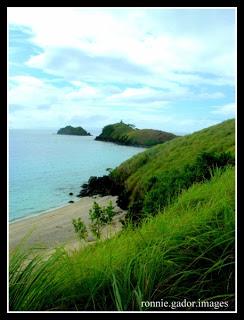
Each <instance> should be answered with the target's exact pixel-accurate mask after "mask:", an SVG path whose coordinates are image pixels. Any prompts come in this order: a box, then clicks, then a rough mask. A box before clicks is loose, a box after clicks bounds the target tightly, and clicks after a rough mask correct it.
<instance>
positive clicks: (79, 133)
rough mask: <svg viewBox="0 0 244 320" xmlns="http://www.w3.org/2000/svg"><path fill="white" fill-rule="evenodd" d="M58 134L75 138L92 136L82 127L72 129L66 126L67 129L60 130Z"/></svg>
mask: <svg viewBox="0 0 244 320" xmlns="http://www.w3.org/2000/svg"><path fill="white" fill-rule="evenodd" d="M57 134H67V135H74V136H90V135H91V134H90V133H89V132H87V131H86V130H85V129H83V128H82V127H72V126H66V127H65V128H61V129H59V130H58V132H57Z"/></svg>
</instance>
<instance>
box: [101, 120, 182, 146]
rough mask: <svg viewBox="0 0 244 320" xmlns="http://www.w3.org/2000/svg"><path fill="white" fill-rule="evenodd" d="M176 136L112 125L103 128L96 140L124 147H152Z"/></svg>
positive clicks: (121, 124)
mask: <svg viewBox="0 0 244 320" xmlns="http://www.w3.org/2000/svg"><path fill="white" fill-rule="evenodd" d="M175 137H176V135H174V134H172V133H169V132H164V131H160V130H153V129H136V128H135V127H134V126H133V125H130V124H125V123H123V122H122V121H121V122H120V123H115V124H110V125H107V126H105V127H104V128H103V131H102V133H101V134H100V135H99V136H98V137H96V139H95V140H100V141H108V142H115V143H119V144H124V145H133V146H144V147H150V146H153V145H156V144H159V143H164V142H166V141H168V140H171V139H173V138H175Z"/></svg>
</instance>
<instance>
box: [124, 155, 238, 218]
mask: <svg viewBox="0 0 244 320" xmlns="http://www.w3.org/2000/svg"><path fill="white" fill-rule="evenodd" d="M234 164H235V159H234V157H233V155H232V154H231V153H230V152H221V153H217V152H202V153H200V154H199V155H198V157H197V159H196V161H195V163H194V164H193V165H186V166H184V167H183V169H182V170H170V171H165V172H163V173H162V174H161V175H159V176H153V177H152V178H151V179H150V180H149V181H148V186H147V190H148V191H147V193H146V195H145V198H144V201H143V206H142V208H141V209H142V210H143V213H144V215H146V216H147V215H148V214H151V215H155V214H156V213H157V212H158V211H159V210H161V209H163V208H164V207H165V206H167V205H168V204H170V203H171V202H172V200H173V199H175V197H177V196H178V195H179V193H181V192H182V190H184V189H188V188H189V187H190V186H191V185H192V184H193V183H196V182H202V181H204V180H209V179H210V178H211V177H212V175H213V170H215V169H216V168H224V167H226V166H230V165H234ZM137 201H138V200H137ZM131 208H132V209H134V206H133V207H132V206H131V207H130V210H131ZM132 211H133V210H132ZM136 213H137V212H136ZM134 216H135V210H134Z"/></svg>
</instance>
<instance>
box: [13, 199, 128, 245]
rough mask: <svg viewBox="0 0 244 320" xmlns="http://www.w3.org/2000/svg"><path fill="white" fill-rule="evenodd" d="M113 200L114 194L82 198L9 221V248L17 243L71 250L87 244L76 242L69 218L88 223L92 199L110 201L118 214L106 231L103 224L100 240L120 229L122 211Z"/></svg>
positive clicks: (102, 203) (103, 202)
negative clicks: (62, 247)
mask: <svg viewBox="0 0 244 320" xmlns="http://www.w3.org/2000/svg"><path fill="white" fill-rule="evenodd" d="M116 200H117V197H116V196H105V197H100V196H93V197H83V198H81V199H79V200H78V201H76V202H74V203H70V204H67V205H65V206H62V207H59V208H55V209H51V210H49V211H44V212H42V213H40V214H38V215H35V216H28V217H24V218H23V219H18V220H15V221H12V222H9V250H13V249H14V248H16V246H18V244H20V243H21V242H22V247H23V248H36V249H37V248H38V250H39V249H45V250H46V249H49V250H50V249H54V248H55V247H58V246H65V247H67V248H68V249H69V250H70V249H71V250H73V249H76V248H77V247H80V246H82V245H83V246H84V245H86V244H87V243H86V242H85V241H80V240H79V239H78V237H77V235H76V234H75V231H74V227H73V225H72V219H77V218H78V217H80V218H82V220H83V221H84V223H85V225H89V223H90V220H89V210H90V209H91V207H92V205H93V202H94V201H96V202H97V203H98V204H99V205H100V206H106V205H107V204H108V203H109V201H112V204H113V206H114V208H115V211H116V212H117V213H118V214H117V215H116V216H115V217H114V221H113V222H112V228H111V227H110V229H109V231H108V228H106V227H105V228H104V230H103V232H102V239H105V238H108V237H110V236H112V235H113V234H115V233H117V232H118V231H120V230H121V229H122V224H121V222H120V219H121V218H123V216H124V214H125V211H122V210H121V209H120V208H119V207H118V206H117V204H116ZM89 238H90V239H89V242H93V241H95V239H94V238H93V237H92V236H91V235H90V237H89ZM23 239H24V240H23Z"/></svg>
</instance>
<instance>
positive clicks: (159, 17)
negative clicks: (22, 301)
mask: <svg viewBox="0 0 244 320" xmlns="http://www.w3.org/2000/svg"><path fill="white" fill-rule="evenodd" d="M8 30H9V35H8V41H9V46H8V57H9V60H8V61H9V77H8V80H9V82H8V85H9V89H8V98H9V99H8V100H9V109H8V110H9V125H10V128H59V127H61V126H65V125H67V124H71V125H74V126H78V125H81V126H83V127H84V128H88V129H90V128H101V127H103V126H104V125H106V124H109V123H114V122H118V121H120V120H123V121H125V122H129V123H134V124H135V125H136V126H137V127H138V128H155V129H161V130H165V131H171V132H175V133H190V132H193V131H196V130H199V129H201V128H204V127H207V126H210V125H212V124H215V123H219V122H221V121H223V120H225V119H229V118H232V117H234V116H235V77H236V43H235V35H236V26H235V9H186V8H182V9H165V8H156V9H155V8H154V9H148V8H146V9H145V8H144V9H143V8H127V9H126V8H69V7H68V8H67V7H66V8H24V7H20V8H13V7H12V8H8Z"/></svg>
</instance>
